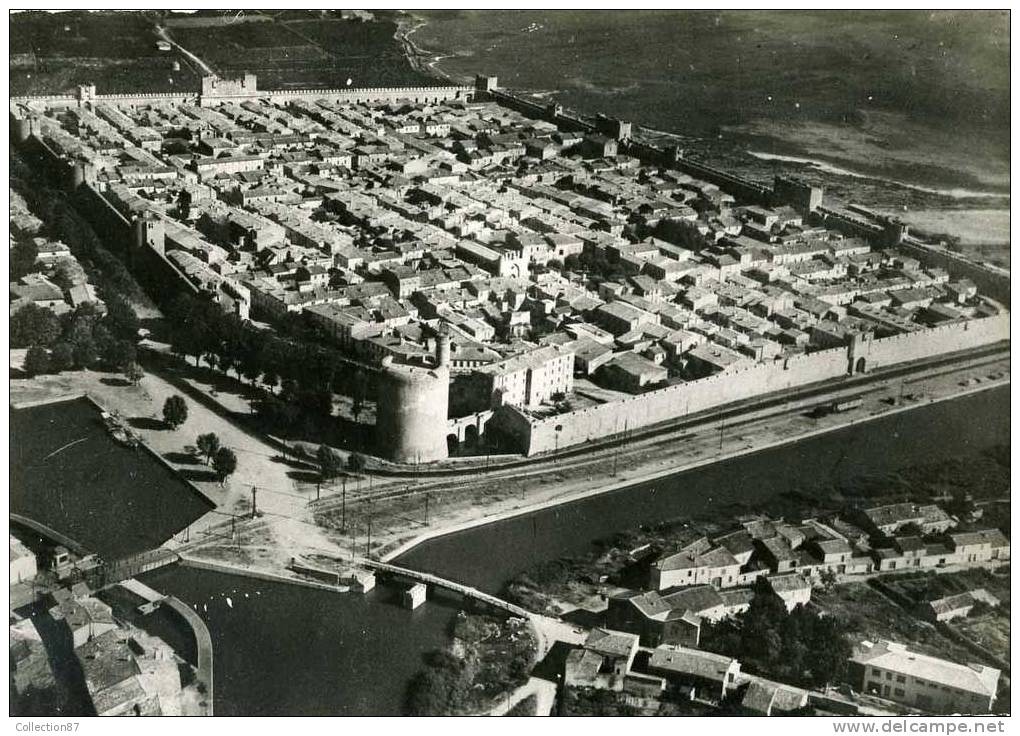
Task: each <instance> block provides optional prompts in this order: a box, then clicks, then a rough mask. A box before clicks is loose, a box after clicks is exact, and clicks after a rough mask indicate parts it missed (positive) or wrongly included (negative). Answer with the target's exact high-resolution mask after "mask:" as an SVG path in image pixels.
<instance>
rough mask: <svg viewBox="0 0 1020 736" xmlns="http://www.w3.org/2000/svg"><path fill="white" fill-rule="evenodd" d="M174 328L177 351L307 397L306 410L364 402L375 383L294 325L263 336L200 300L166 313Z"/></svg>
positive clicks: (181, 301)
mask: <svg viewBox="0 0 1020 736" xmlns="http://www.w3.org/2000/svg"><path fill="white" fill-rule="evenodd" d="M166 314H167V319H168V322H169V323H170V325H171V334H170V346H171V350H172V351H173V352H174V353H175V354H176V355H179V356H182V357H189V358H193V359H194V361H195V365H199V361H200V360H204V361H205V362H206V363H207V364H208V365H210V366H211V367H214V368H219V369H220V370H221V371H223V372H224V373H229V372H230V371H233V372H234V373H235V375H236V376H237V377H238V378H241V379H244V380H247V381H248V382H249V383H252V384H254V383H255V382H256V381H258V380H261V383H262V384H263V385H264V386H266V387H267V388H269V389H270V391H273V392H275V390H276V387H277V386H279V387H280V388H281V393H282V394H283V395H284V396H285V397H286V398H287V399H288V400H291V399H294V398H296V397H299V396H303V397H305V402H306V403H305V405H304V406H302V408H303V409H309V410H312V411H315V410H316V409H318V410H319V411H320V412H324V411H325V409H326V408H328V409H330V410H331V409H332V404H331V400H330V402H329V403H328V407H327V396H326V395H327V394H332V393H343V394H347V395H350V396H352V397H353V398H354V399H355V403H356V404H358V403H360V402H363V401H364V398H365V396H366V394H367V392H368V391H369V388H370V386H369V382H368V380H367V378H366V377H365V376H364V374H363V372H361V371H360V369H359V368H358V367H357V366H356V365H354V364H351V363H349V362H348V361H347V359H346V356H344V355H343V354H342V353H340V352H339V351H338V350H335V349H332V348H329V347H326V346H324V345H323V344H322V343H323V342H325V341H324V340H323V339H322V337H321V336H319V335H317V334H313V332H312V331H311V330H309V329H308V328H307V327H305V326H304V325H303V324H301V323H300V318H298V322H297V323H296V322H295V321H294V320H284V321H283V323H282V324H281V325H280V328H281V332H282V336H281V335H278V334H275V333H273V332H270V331H268V330H262V329H259V328H257V327H255V326H253V325H252V324H251V323H250V322H246V321H244V320H242V319H241V318H240V317H238V316H237V315H235V314H227V313H225V312H223V310H222V309H220V307H219V306H218V305H217V304H215V303H213V302H211V301H209V300H207V299H203V298H200V297H194V296H188V295H180V296H178V297H177V298H175V299H174V300H173V302H172V303H171V304H170V305H169V307H168V309H167V310H166Z"/></svg>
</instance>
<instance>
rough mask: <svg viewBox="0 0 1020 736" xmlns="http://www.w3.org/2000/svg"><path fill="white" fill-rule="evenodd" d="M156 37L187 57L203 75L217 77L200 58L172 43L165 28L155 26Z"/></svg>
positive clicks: (174, 42)
mask: <svg viewBox="0 0 1020 736" xmlns="http://www.w3.org/2000/svg"><path fill="white" fill-rule="evenodd" d="M156 35H157V36H159V37H160V38H161V39H163V40H164V41H166V42H167V43H168V44H170V45H171V46H173V47H174V48H175V49H177V50H178V51H179V52H180V53H182V54H183V55H184V56H187V57H188V58H189V59H191V61H193V62H194V63H195V64H197V65H198V67H199V68H200V69H201V70H202V71H203V72H204V73H205V74H207V75H209V76H214V77H215V76H218V75H217V74H216V71H215V70H214V69H213V68H212V67H211V66H209V65H208V64H206V63H205V62H204V61H202V60H201V59H200V58H198V57H197V56H195V55H194V54H193V53H191V52H190V51H188V50H187V49H186V48H184V47H183V46H181V45H180V44H179V43H177V42H176V41H174V40H173V38H171V36H170V32H169V31H167V29H166V28H164V27H163V26H156Z"/></svg>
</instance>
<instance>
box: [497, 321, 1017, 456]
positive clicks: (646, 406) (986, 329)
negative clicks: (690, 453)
mask: <svg viewBox="0 0 1020 736" xmlns="http://www.w3.org/2000/svg"><path fill="white" fill-rule="evenodd" d="M1008 339H1009V315H1008V314H1000V315H996V316H994V317H986V318H983V319H978V320H970V321H967V322H961V323H956V324H952V325H944V326H941V327H934V328H932V329H928V330H921V331H918V332H914V333H909V334H903V335H895V336H892V337H887V338H881V339H877V340H868V341H865V342H863V343H860V344H858V345H856V346H853V347H852V346H846V347H839V348H830V349H827V350H820V351H818V352H814V353H807V354H804V355H798V356H795V357H791V358H788V359H781V360H776V361H772V362H768V363H758V364H755V365H752V366H749V367H746V368H743V369H739V370H734V371H727V372H724V373H717V374H715V375H713V376H709V377H707V378H701V379H698V380H695V381H689V382H687V383H683V384H678V385H675V386H670V387H668V388H663V389H659V390H656V391H650V392H649V393H646V394H639V395H637V396H631V397H628V398H626V399H622V400H620V401H611V402H607V403H605V404H599V405H597V406H591V407H587V408H584V409H579V410H577V411H572V412H567V413H564V414H557V415H555V416H551V417H542V418H536V417H533V416H530V415H529V414H526V413H525V412H523V411H521V410H520V409H517V408H514V407H504V408H502V409H501V410H500V411H498V412H497V413H496V416H494V417H493V419H492V421H493V422H495V424H493V425H492V426H498V427H499V428H500V429H501V430H502V431H503V432H504V433H505V434H508V435H510V436H511V437H513V438H514V439H515V441H516V442H517V443H518V445H519V447H520V449H521V450H522V451H523V452H524V453H525V455H534V454H536V453H540V452H548V451H550V450H554V449H563V448H564V447H570V446H572V445H578V444H583V443H585V442H589V441H592V440H597V439H604V438H606V437H612V436H616V435H621V434H622V433H624V432H627V431H631V430H635V429H642V428H645V427H651V426H654V425H656V424H661V423H663V422H668V421H671V420H675V419H680V418H682V417H685V416H688V415H690V414H695V413H697V412H701V411H705V410H707V409H714V408H717V407H720V406H724V405H726V404H731V403H734V402H737V401H742V400H744V399H749V398H753V397H755V396H761V395H763V394H768V393H774V392H776V391H783V390H787V389H791V388H797V387H800V386H806V385H809V384H812V383H818V382H822V381H826V380H832V379H835V378H840V377H843V376H846V375H849V374H850V372H851V370H854V371H856V372H860V371H865V370H872V369H874V368H880V367H886V366H890V365H896V364H898V363H905V362H910V361H915V360H920V359H923V358H929V357H933V356H935V355H940V354H945V353H950V352H957V351H961V350H968V349H973V348H976V347H981V346H984V345H991V344H994V343H996V342H1000V341H1004V340H1008ZM851 357H853V358H854V361H855V364H854V365H851ZM862 359H863V361H864V362H863V363H858V361H860V360H862Z"/></svg>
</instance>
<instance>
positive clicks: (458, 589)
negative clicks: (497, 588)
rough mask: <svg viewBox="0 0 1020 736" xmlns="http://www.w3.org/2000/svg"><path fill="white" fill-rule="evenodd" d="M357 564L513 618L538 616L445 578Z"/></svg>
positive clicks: (385, 565) (384, 564) (395, 567)
mask: <svg viewBox="0 0 1020 736" xmlns="http://www.w3.org/2000/svg"><path fill="white" fill-rule="evenodd" d="M358 564H359V565H362V566H363V567H367V568H370V569H372V570H375V571H376V572H381V573H387V574H390V575H395V576H399V577H402V578H407V579H409V580H414V581H416V582H419V583H425V584H426V585H431V586H433V587H436V588H443V589H444V590H451V591H453V592H455V593H459V594H460V595H462V596H464V597H465V598H471V599H473V600H476V601H479V602H480V603H484V604H485V605H487V606H491V607H492V608H497V609H499V610H501V611H506V612H507V613H509V614H511V615H513V616H519V617H521V618H527V619H535V618H536V617H538V614H535V613H532V612H531V611H529V610H527V609H526V608H521V607H520V606H518V605H516V604H514V603H510V602H509V601H505V600H503V599H502V598H497V597H496V596H494V595H491V594H489V593H485V592H483V591H481V590H478V588H472V587H471V586H470V585H464V584H463V583H458V582H456V581H453V580H447V579H446V578H441V577H439V576H438V575H433V574H432V573H428V572H421V571H419V570H411V569H409V568H406V567H400V566H399V565H394V564H391V563H389V562H376V561H375V560H359V562H358ZM543 618H544V617H543Z"/></svg>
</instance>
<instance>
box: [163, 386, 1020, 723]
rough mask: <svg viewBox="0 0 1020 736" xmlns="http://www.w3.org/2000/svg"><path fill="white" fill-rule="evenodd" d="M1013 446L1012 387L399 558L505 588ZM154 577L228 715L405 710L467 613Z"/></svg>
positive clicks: (387, 599) (388, 595) (467, 534)
mask: <svg viewBox="0 0 1020 736" xmlns="http://www.w3.org/2000/svg"><path fill="white" fill-rule="evenodd" d="M1008 442H1009V388H1008V387H1007V388H1002V389H995V390H991V391H986V392H982V393H980V394H976V395H972V396H969V397H965V398H961V399H958V400H955V401H949V402H943V403H940V404H935V405H932V406H929V407H924V408H920V409H917V410H915V411H911V412H905V413H901V414H898V415H895V416H891V417H887V418H885V419H880V420H877V421H875V422H870V423H868V424H866V425H860V426H857V427H852V428H848V429H845V430H840V431H838V432H834V433H830V434H827V435H821V436H819V437H816V438H812V439H810V440H807V441H805V442H803V443H800V444H797V445H791V446H786V447H781V448H776V449H772V450H767V451H764V452H761V453H758V454H756V455H752V456H748V457H744V458H738V459H734V460H730V461H726V462H723V463H721V464H719V465H716V466H710V467H705V468H700V469H696V470H692V471H689V472H686V473H681V474H678V475H676V476H673V477H671V478H668V479H662V480H658V481H655V482H652V483H646V484H640V485H638V486H636V487H631V488H628V489H626V490H621V491H619V492H614V493H610V494H605V495H602V496H596V497H592V498H589V499H585V500H582V501H578V502H576V503H572V504H567V505H564V506H560V507H556V508H552V509H547V510H544V511H539V512H536V513H534V514H527V515H525V516H521V517H517V518H514V519H509V520H505V521H500V522H496V523H493V524H489V525H486V526H482V527H478V528H476V529H472V530H468V531H464V532H458V533H456V534H451V535H449V536H446V537H441V538H438V539H435V540H433V541H431V542H428V543H426V544H424V545H421V546H420V547H418V548H415V549H414V550H411V551H410V552H408V553H407V554H405V555H403V556H402V557H400V558H399V559H398V562H399V563H400V564H402V565H406V566H409V567H417V568H420V569H424V570H428V571H432V572H436V573H439V574H442V575H444V576H447V577H450V578H452V579H455V580H460V581H463V582H466V583H470V584H473V585H476V586H479V587H481V588H483V589H485V590H489V591H493V592H498V591H499V590H500V589H501V588H502V586H503V585H504V584H505V582H506V581H507V580H508V579H509V578H511V577H513V576H514V575H515V574H517V573H518V572H520V571H521V570H524V569H526V568H528V567H530V566H531V565H534V564H536V563H538V562H542V561H544V560H549V559H553V558H556V557H559V556H562V555H569V554H573V553H579V552H582V551H584V550H585V549H586V548H587V546H588V545H589V544H590V543H591V542H592V541H593V540H595V539H598V538H601V537H605V536H608V535H610V534H612V533H613V532H616V531H620V530H623V529H627V528H629V527H634V526H636V525H638V524H642V523H650V522H651V523H654V522H657V521H661V520H663V519H666V518H676V517H678V516H681V515H684V514H696V513H698V512H699V511H703V510H705V509H707V508H708V507H709V506H710V505H713V504H733V503H735V502H741V503H745V504H761V503H763V502H766V501H768V499H769V498H770V497H775V496H776V495H777V494H780V493H783V492H785V491H788V490H790V489H791V488H797V489H798V490H800V491H801V492H810V490H811V489H812V488H815V489H825V492H827V489H828V488H829V487H831V486H832V485H833V484H838V483H841V482H845V481H848V480H850V479H852V478H855V477H859V476H861V475H862V474H873V473H885V472H890V471H895V470H896V469H898V468H903V467H906V466H909V465H912V464H916V463H919V462H924V461H927V460H931V459H932V458H933V457H939V458H948V457H952V456H954V455H963V454H969V453H971V452H974V451H978V450H982V449H985V448H988V447H991V446H993V445H997V444H1005V443H1008ZM145 581H146V583H147V584H149V585H151V586H152V587H154V588H155V589H157V590H161V591H165V592H167V593H170V594H173V595H176V596H177V597H179V598H181V599H182V600H184V601H185V602H187V603H189V604H191V605H197V607H198V611H199V613H200V614H201V615H202V617H203V618H204V619H205V620H206V621H207V623H208V624H209V628H210V631H211V633H212V636H213V646H214V651H215V652H216V658H215V676H216V712H217V713H218V714H222V715H240V714H245V715H284V714H286V715H327V714H329V715H396V714H399V713H400V712H401V709H402V705H403V701H404V696H405V693H406V688H407V684H408V682H409V681H410V679H411V677H413V675H414V673H415V672H416V671H417V670H418V669H419V667H420V665H421V661H422V659H421V658H422V655H423V654H424V653H425V652H427V651H429V650H431V649H434V648H436V647H439V646H442V645H443V643H444V642H445V641H446V633H447V631H448V628H449V625H450V623H451V620H452V617H453V615H454V612H455V610H456V609H455V608H454V607H450V606H448V605H445V604H442V603H438V602H434V601H432V600H430V601H429V602H428V603H426V604H425V605H424V606H422V607H421V608H420V609H418V610H417V611H414V612H409V611H404V610H403V609H401V608H400V607H399V606H398V605H397V603H396V601H395V600H394V592H393V591H387V590H385V589H377V590H376V591H373V592H372V593H370V594H369V595H368V596H359V595H336V594H332V593H327V592H323V591H317V590H313V589H310V588H301V587H297V586H288V585H282V584H270V583H265V582H261V581H256V580H249V579H244V578H238V577H235V576H232V575H224V574H219V573H212V572H207V571H199V570H193V569H186V568H173V569H165V570H161V571H158V572H156V573H153V574H150V575H147V576H145ZM246 594H247V595H246ZM227 597H230V598H231V602H230V603H231V604H232V605H230V604H228V603H227V600H226V598H227Z"/></svg>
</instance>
